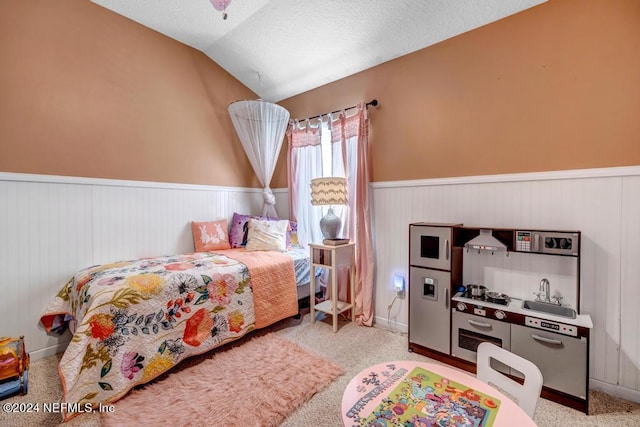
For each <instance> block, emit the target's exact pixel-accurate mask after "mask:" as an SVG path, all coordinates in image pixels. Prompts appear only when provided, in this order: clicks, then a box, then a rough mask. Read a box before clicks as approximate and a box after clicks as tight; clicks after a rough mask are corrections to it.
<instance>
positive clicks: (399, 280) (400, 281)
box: [393, 274, 404, 298]
mask: <svg viewBox="0 0 640 427" xmlns="http://www.w3.org/2000/svg"><path fill="white" fill-rule="evenodd" d="M393 289H394V290H395V291H396V296H397V297H398V298H404V277H403V276H401V275H399V274H396V275H395V276H393Z"/></svg>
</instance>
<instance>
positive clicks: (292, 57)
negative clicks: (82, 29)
mask: <svg viewBox="0 0 640 427" xmlns="http://www.w3.org/2000/svg"><path fill="white" fill-rule="evenodd" d="M92 1H93V2H94V3H96V4H99V5H101V6H104V7H106V8H108V9H110V10H112V11H114V12H116V13H118V14H120V15H123V16H126V17H127V18H129V19H132V20H133V21H136V22H138V23H140V24H142V25H145V26H147V27H149V28H152V29H154V30H156V31H158V32H160V33H163V34H165V35H167V36H169V37H171V38H174V39H176V40H178V41H180V42H182V43H184V44H187V45H189V46H192V47H194V48H196V49H198V50H200V51H202V52H204V53H205V54H206V55H207V56H208V57H210V58H211V59H212V60H213V61H215V62H216V63H217V64H219V65H220V66H221V67H223V68H224V69H225V70H227V71H228V72H229V73H230V74H232V75H233V76H235V77H236V78H237V79H238V80H240V81H241V82H242V83H243V84H244V85H245V86H247V87H249V88H250V89H251V90H252V91H254V92H255V93H256V94H258V95H259V96H260V97H262V98H263V99H266V100H270V101H274V102H276V101H280V100H282V99H285V98H289V97H291V96H294V95H297V94H299V93H302V92H306V91H308V90H310V89H313V88H316V87H318V86H322V85H324V84H327V83H330V82H332V81H335V80H339V79H341V78H343V77H346V76H349V75H351V74H354V73H357V72H359V71H363V70H366V69H367V68H371V67H373V66H376V65H378V64H381V63H383V62H386V61H389V60H392V59H394V58H397V57H399V56H402V55H406V54H409V53H411V52H414V51H416V50H419V49H422V48H424V47H427V46H430V45H432V44H434V43H438V42H440V41H442V40H445V39H447V38H450V37H453V36H456V35H458V34H461V33H464V32H466V31H469V30H472V29H474V28H478V27H480V26H482V25H486V24H488V23H490V22H493V21H496V20H499V19H501V18H504V17H506V16H509V15H512V14H514V13H517V12H520V11H522V10H525V9H527V8H530V7H532V6H536V5H538V4H541V3H544V2H545V1H546V0H316V1H310V0H232V1H231V4H230V5H229V6H228V7H227V13H228V17H227V19H226V20H225V19H222V13H221V12H219V11H217V10H215V9H214V8H213V6H212V5H211V3H210V1H209V0H144V1H143V0H136V1H124V0H92Z"/></svg>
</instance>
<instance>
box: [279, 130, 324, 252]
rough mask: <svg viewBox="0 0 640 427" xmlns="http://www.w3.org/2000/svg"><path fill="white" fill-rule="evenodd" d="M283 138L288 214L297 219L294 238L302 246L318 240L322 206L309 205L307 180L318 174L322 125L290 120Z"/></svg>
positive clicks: (319, 172) (309, 186)
mask: <svg viewBox="0 0 640 427" xmlns="http://www.w3.org/2000/svg"><path fill="white" fill-rule="evenodd" d="M287 138H288V139H289V150H288V152H287V170H288V180H289V217H290V218H291V219H292V220H295V221H297V223H298V241H299V242H300V244H302V245H303V246H304V247H305V248H306V247H307V245H308V244H309V243H313V242H321V241H322V232H321V231H320V219H322V210H321V209H320V208H318V207H314V206H311V180H312V179H313V178H317V177H320V176H322V147H321V145H320V144H321V140H322V129H321V127H311V126H310V125H309V123H307V125H306V127H305V128H304V129H302V128H300V125H299V124H298V123H297V122H296V123H292V124H291V125H290V126H289V128H288V130H287Z"/></svg>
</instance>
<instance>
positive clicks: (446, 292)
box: [444, 288, 449, 310]
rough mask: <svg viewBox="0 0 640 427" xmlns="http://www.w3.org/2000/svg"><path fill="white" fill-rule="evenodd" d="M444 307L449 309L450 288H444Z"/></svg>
mask: <svg viewBox="0 0 640 427" xmlns="http://www.w3.org/2000/svg"><path fill="white" fill-rule="evenodd" d="M444 308H446V309H447V310H449V288H444Z"/></svg>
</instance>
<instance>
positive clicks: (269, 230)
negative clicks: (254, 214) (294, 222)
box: [244, 218, 289, 252]
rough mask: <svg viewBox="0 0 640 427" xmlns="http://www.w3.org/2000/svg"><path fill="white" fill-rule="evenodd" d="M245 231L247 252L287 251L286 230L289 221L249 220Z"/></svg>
mask: <svg viewBox="0 0 640 427" xmlns="http://www.w3.org/2000/svg"><path fill="white" fill-rule="evenodd" d="M248 223H249V226H248V230H247V244H246V246H245V247H244V248H245V250H247V251H279V252H284V251H286V250H287V230H288V229H289V220H288V219H283V220H279V221H273V220H263V219H255V218H250V219H249V222H248Z"/></svg>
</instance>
